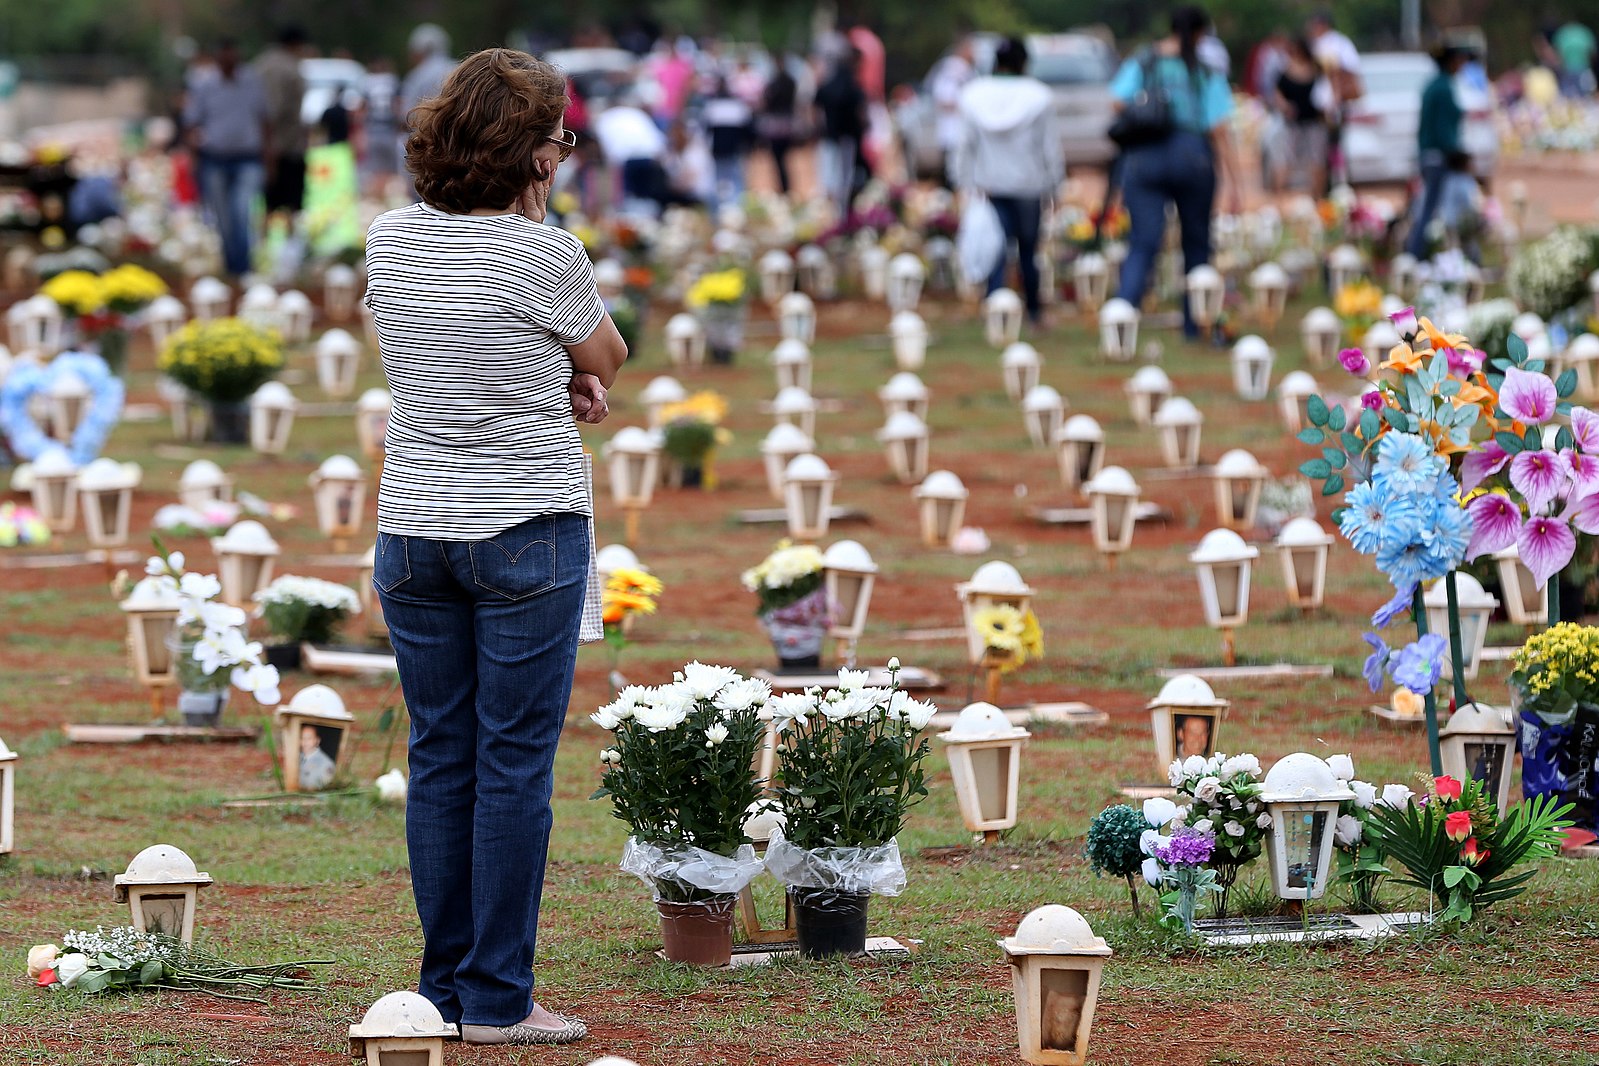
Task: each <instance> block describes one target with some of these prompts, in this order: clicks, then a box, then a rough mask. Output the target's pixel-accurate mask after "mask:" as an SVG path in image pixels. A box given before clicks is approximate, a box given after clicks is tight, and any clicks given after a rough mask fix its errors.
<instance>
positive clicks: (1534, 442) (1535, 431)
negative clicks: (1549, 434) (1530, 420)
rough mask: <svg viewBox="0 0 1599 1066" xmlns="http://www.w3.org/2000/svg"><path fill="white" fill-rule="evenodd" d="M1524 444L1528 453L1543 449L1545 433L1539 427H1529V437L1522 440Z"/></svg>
mask: <svg viewBox="0 0 1599 1066" xmlns="http://www.w3.org/2000/svg"><path fill="white" fill-rule="evenodd" d="M1522 443H1523V444H1525V445H1526V448H1527V450H1528V451H1531V452H1535V451H1537V450H1538V449H1539V448H1542V447H1543V431H1542V430H1540V429H1539V428H1538V427H1537V426H1528V427H1527V435H1526V436H1525V437H1523V438H1522Z"/></svg>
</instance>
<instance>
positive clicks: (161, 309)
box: [144, 294, 189, 352]
mask: <svg viewBox="0 0 1599 1066" xmlns="http://www.w3.org/2000/svg"><path fill="white" fill-rule="evenodd" d="M188 317H189V312H188V310H187V309H185V308H184V306H183V301H182V300H180V299H178V298H177V297H176V296H172V295H170V294H166V295H162V296H157V297H156V298H155V299H154V300H151V301H150V305H149V306H148V307H146V308H145V309H144V327H145V329H147V330H149V331H150V343H151V345H153V346H154V348H155V350H156V351H157V352H160V351H161V350H162V349H163V348H165V347H166V346H167V341H168V340H170V339H171V337H172V335H173V334H174V333H176V332H177V331H178V330H180V329H182V328H183V323H184V320H185V319H187V318H188Z"/></svg>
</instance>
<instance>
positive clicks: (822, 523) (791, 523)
mask: <svg viewBox="0 0 1599 1066" xmlns="http://www.w3.org/2000/svg"><path fill="white" fill-rule="evenodd" d="M837 484H838V475H837V474H835V473H833V471H832V470H831V469H830V468H829V467H828V465H827V463H826V462H825V461H824V460H823V459H822V457H821V456H819V455H800V456H796V457H795V458H793V459H791V460H789V464H788V466H787V467H785V468H784V470H783V504H784V510H785V512H786V515H787V518H788V535H789V536H790V537H792V538H794V539H795V540H797V541H802V542H812V541H817V540H821V539H822V538H823V537H825V536H827V527H828V525H829V524H830V523H831V522H832V520H833V489H834V486H836V485H837Z"/></svg>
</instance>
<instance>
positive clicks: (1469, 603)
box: [1421, 571, 1530, 681]
mask: <svg viewBox="0 0 1599 1066" xmlns="http://www.w3.org/2000/svg"><path fill="white" fill-rule="evenodd" d="M1529 576H1530V575H1529ZM1421 602H1422V604H1423V606H1425V607H1426V609H1427V630H1428V632H1431V633H1438V634H1440V635H1442V636H1446V637H1447V636H1448V635H1449V590H1448V588H1446V587H1445V581H1444V579H1440V580H1438V581H1435V582H1433V586H1432V588H1430V589H1428V590H1427V593H1426V595H1424V596H1422V598H1421ZM1455 606H1456V608H1457V609H1458V613H1459V615H1460V663H1461V667H1462V669H1463V670H1464V671H1465V675H1466V676H1465V678H1464V680H1466V681H1472V680H1475V679H1476V677H1477V667H1478V666H1480V665H1481V663H1482V649H1483V645H1484V644H1486V643H1487V641H1488V619H1489V618H1490V617H1492V616H1493V613H1494V611H1495V610H1496V609H1497V608H1498V607H1499V601H1498V600H1497V599H1495V598H1494V597H1493V596H1492V595H1490V594H1489V592H1488V590H1487V589H1485V588H1483V587H1482V582H1480V581H1478V580H1477V579H1476V578H1474V577H1472V576H1471V575H1470V574H1468V573H1465V572H1463V571H1456V573H1455ZM1443 676H1444V677H1447V678H1453V677H1454V676H1455V664H1454V656H1453V655H1446V656H1444V662H1443Z"/></svg>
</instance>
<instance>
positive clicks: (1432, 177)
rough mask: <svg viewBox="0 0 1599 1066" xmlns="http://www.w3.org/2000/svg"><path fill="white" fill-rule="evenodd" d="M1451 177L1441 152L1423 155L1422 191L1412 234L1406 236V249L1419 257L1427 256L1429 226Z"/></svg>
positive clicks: (1412, 225) (1411, 230) (1417, 203)
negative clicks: (1445, 184) (1447, 180)
mask: <svg viewBox="0 0 1599 1066" xmlns="http://www.w3.org/2000/svg"><path fill="white" fill-rule="evenodd" d="M1448 177H1449V164H1448V162H1446V161H1445V159H1444V157H1443V154H1442V153H1440V152H1432V151H1428V152H1425V153H1423V154H1422V157H1421V193H1420V195H1419V196H1418V198H1417V200H1416V210H1415V214H1413V215H1412V216H1411V218H1410V234H1409V235H1408V236H1407V237H1406V238H1405V251H1407V252H1409V253H1410V254H1411V255H1413V256H1415V257H1416V258H1417V259H1425V258H1426V257H1427V227H1428V226H1430V225H1432V219H1433V216H1434V215H1436V214H1437V213H1438V207H1439V205H1440V204H1442V203H1443V194H1444V181H1445V180H1446V179H1447V178H1448Z"/></svg>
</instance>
